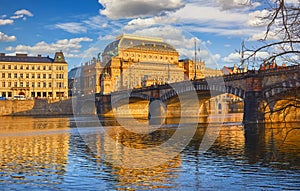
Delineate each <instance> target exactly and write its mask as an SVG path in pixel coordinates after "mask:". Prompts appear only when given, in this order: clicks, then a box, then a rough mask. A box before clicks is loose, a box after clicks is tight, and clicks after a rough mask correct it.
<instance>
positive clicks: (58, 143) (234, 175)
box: [0, 114, 300, 190]
mask: <svg viewBox="0 0 300 191" xmlns="http://www.w3.org/2000/svg"><path fill="white" fill-rule="evenodd" d="M237 116H238V117H237ZM237 116H229V118H230V117H234V118H235V119H234V120H232V121H236V118H239V116H240V115H239V114H237ZM141 121H143V120H141ZM175 121H176V120H175ZM229 121H230V120H229ZM176 123H177V122H173V121H172V120H169V121H168V122H167V125H164V126H163V127H152V128H154V129H152V130H151V132H150V131H149V129H146V130H147V132H146V131H145V132H142V130H143V129H142V130H141V131H139V132H131V130H133V131H136V129H138V128H139V127H135V126H134V125H129V127H130V128H132V129H127V128H124V127H121V126H119V125H118V124H119V123H117V122H116V121H115V120H114V119H101V121H99V120H98V119H97V118H95V117H79V118H73V117H1V118H0V190H299V189H300V141H299V140H300V130H299V128H300V123H276V124H270V123H268V124H255V125H251V126H246V127H244V126H243V125H242V124H241V123H240V122H239V121H236V122H230V123H225V124H223V125H214V124H213V125H208V124H205V123H201V124H197V125H196V126H195V128H194V127H192V126H193V125H191V124H188V123H185V124H181V125H177V124H176ZM99 126H101V127H99ZM176 132H180V133H179V135H180V136H177V137H176V134H177V133H176ZM182 132H184V133H183V134H181V133H182ZM186 132H191V133H192V134H189V133H186ZM185 133H186V134H185ZM181 135H182V136H181ZM191 135H192V136H191ZM174 140H175V141H174ZM172 141H173V142H172ZM166 142H168V143H170V142H171V144H168V145H164V143H166ZM177 142H179V143H180V142H184V143H182V144H181V145H180V144H179V143H178V144H177ZM204 143H206V144H204ZM161 145H164V146H165V147H160V146H161ZM178 145H179V146H178ZM152 148H159V150H155V149H154V150H151V149H152ZM166 148H167V149H166ZM174 148H175V149H174ZM207 149H208V150H207Z"/></svg>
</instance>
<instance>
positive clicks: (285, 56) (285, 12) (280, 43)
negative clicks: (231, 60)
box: [245, 0, 300, 64]
mask: <svg viewBox="0 0 300 191" xmlns="http://www.w3.org/2000/svg"><path fill="white" fill-rule="evenodd" d="M252 1H255V0H252ZM263 2H265V3H266V4H267V5H268V6H269V9H268V10H267V11H266V12H267V14H266V15H265V16H262V17H261V18H260V19H261V21H262V22H264V23H265V24H266V31H265V35H264V38H263V39H261V42H262V43H263V44H261V45H260V46H259V47H258V48H255V49H248V51H251V52H252V53H251V54H250V55H249V56H248V57H247V58H245V59H248V60H249V59H251V58H255V56H256V55H257V54H258V53H259V52H262V51H267V52H269V53H271V55H270V56H268V57H267V58H266V59H265V61H267V62H273V60H275V59H276V58H281V59H282V60H283V61H286V62H289V63H293V64H300V61H299V60H300V1H299V0H298V2H297V0H265V1H263ZM274 37H276V38H274Z"/></svg>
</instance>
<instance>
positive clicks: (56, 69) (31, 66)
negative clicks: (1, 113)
mask: <svg viewBox="0 0 300 191" xmlns="http://www.w3.org/2000/svg"><path fill="white" fill-rule="evenodd" d="M0 80H1V82H0V96H1V97H5V98H7V99H12V98H13V97H14V96H16V95H24V96H25V97H26V98H27V99H28V98H33V97H38V98H52V99H57V98H67V96H68V64H67V62H66V61H65V58H64V54H63V52H56V53H55V57H54V58H50V57H49V56H48V57H42V56H41V55H38V56H36V57H33V56H28V55H27V54H16V56H6V55H5V54H3V53H1V54H0Z"/></svg>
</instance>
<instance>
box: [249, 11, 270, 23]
mask: <svg viewBox="0 0 300 191" xmlns="http://www.w3.org/2000/svg"><path fill="white" fill-rule="evenodd" d="M269 14H270V12H269V11H268V10H265V9H264V10H257V11H254V12H251V13H249V18H248V22H247V24H248V26H250V27H261V26H266V25H267V23H266V20H265V19H263V18H265V17H267V16H268V15H269Z"/></svg>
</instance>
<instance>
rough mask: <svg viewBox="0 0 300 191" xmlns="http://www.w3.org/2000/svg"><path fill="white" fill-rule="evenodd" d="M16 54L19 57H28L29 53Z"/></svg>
mask: <svg viewBox="0 0 300 191" xmlns="http://www.w3.org/2000/svg"><path fill="white" fill-rule="evenodd" d="M16 56H17V57H19V58H24V57H27V54H16Z"/></svg>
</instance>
